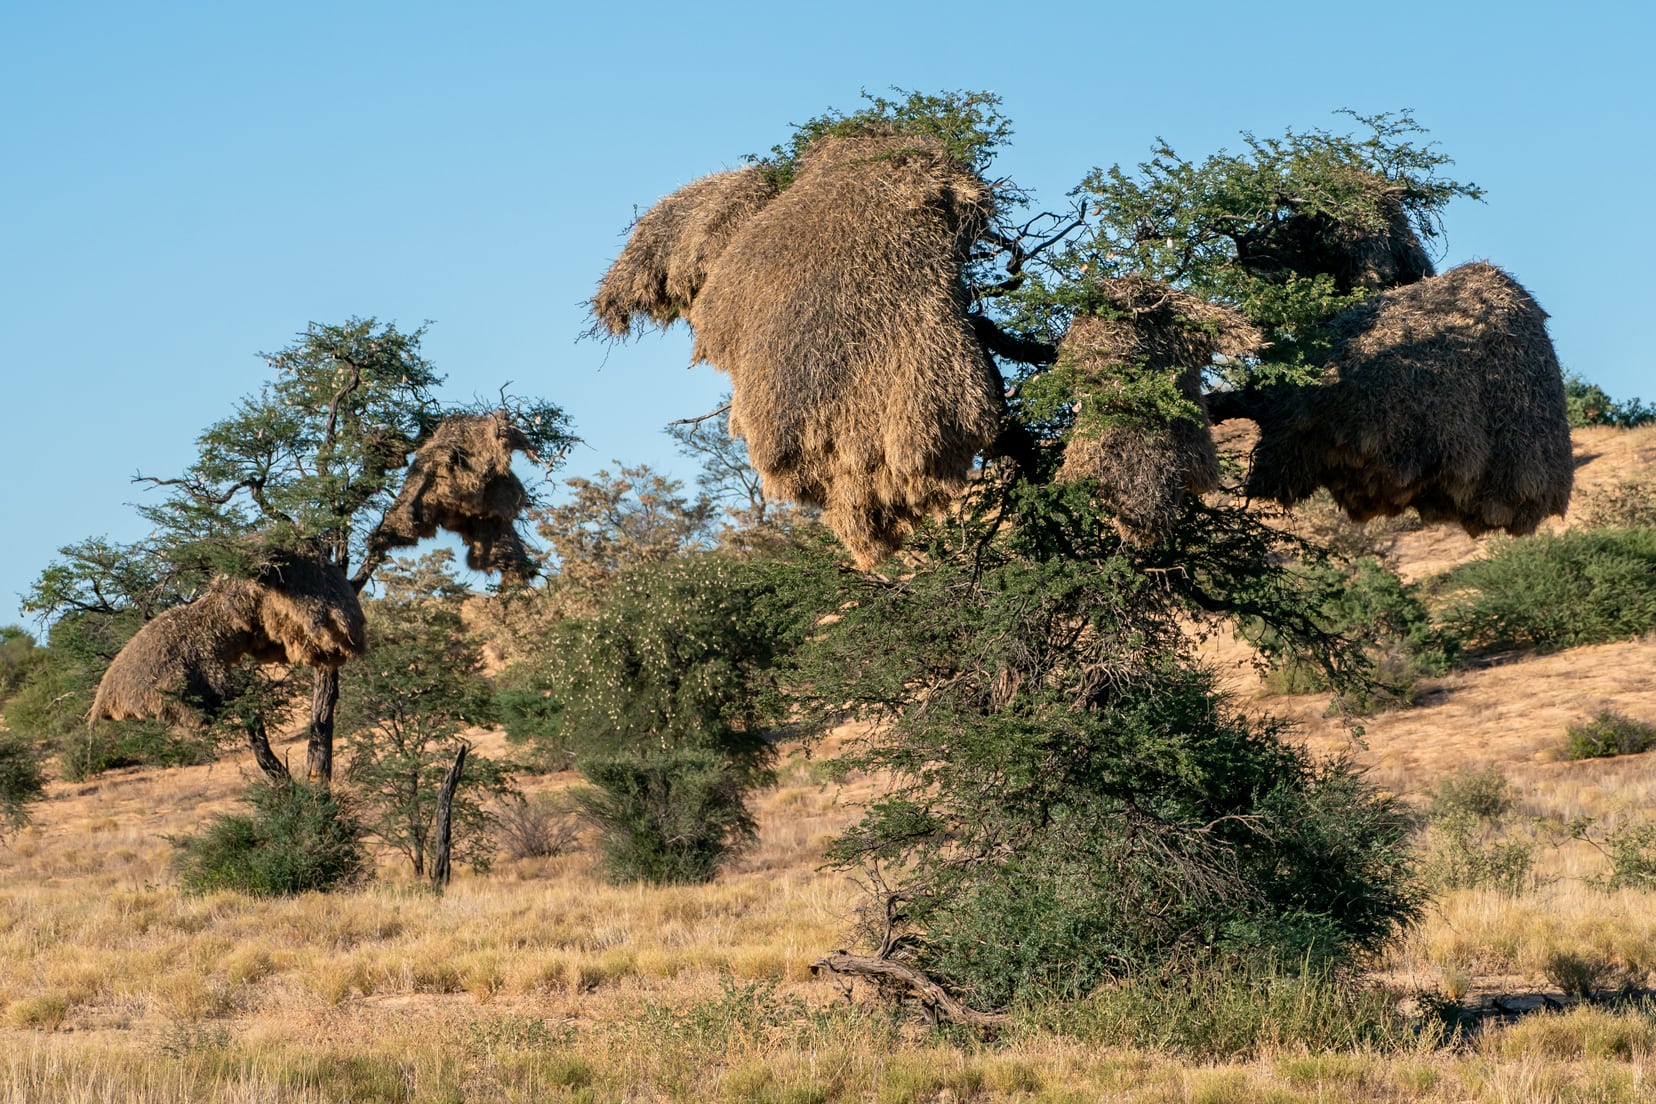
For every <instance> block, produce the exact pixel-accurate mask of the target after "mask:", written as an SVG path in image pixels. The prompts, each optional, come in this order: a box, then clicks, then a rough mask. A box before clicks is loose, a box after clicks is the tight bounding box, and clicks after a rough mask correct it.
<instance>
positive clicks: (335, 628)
mask: <svg viewBox="0 0 1656 1104" xmlns="http://www.w3.org/2000/svg"><path fill="white" fill-rule="evenodd" d="M366 639H367V632H366V628H365V625H364V620H363V615H362V605H361V603H360V602H359V601H358V600H357V593H356V590H355V589H354V588H353V587H352V586H351V584H350V581H349V580H347V579H346V578H345V576H344V574H343V573H342V572H341V571H340V570H339V569H338V568H337V567H335V566H334V565H333V564H331V563H328V562H326V561H324V560H322V559H320V558H318V557H315V556H312V555H308V554H301V553H293V554H285V555H279V556H276V557H274V558H273V559H272V561H271V562H270V563H268V564H266V566H265V567H264V568H263V569H261V570H260V572H259V573H258V574H257V575H256V576H254V577H253V578H251V579H234V578H219V579H215V580H214V581H213V582H212V583H211V584H210V585H209V586H208V587H207V589H206V590H205V592H203V594H202V595H201V597H199V598H197V599H196V600H195V601H193V602H190V603H188V604H187V605H182V606H175V607H173V608H172V609H169V610H166V611H165V612H163V613H161V614H160V615H159V616H157V617H156V618H155V619H154V620H152V621H150V622H149V623H148V624H147V625H145V626H144V627H143V628H142V629H139V630H138V633H137V634H136V635H135V636H133V638H132V639H131V640H130V641H128V642H127V645H126V647H124V648H122V649H121V651H120V653H119V654H118V655H116V657H115V659H114V662H112V663H111V664H110V665H109V669H108V670H107V671H105V672H104V677H103V680H102V681H101V682H100V683H99V684H98V692H97V695H96V697H95V698H94V699H93V702H92V712H91V715H90V720H92V721H99V720H117V721H118V720H127V719H131V718H138V717H150V718H155V719H157V720H160V721H162V722H163V723H166V724H169V725H194V724H199V723H201V721H202V720H204V719H205V718H207V717H211V716H212V715H213V713H214V712H215V711H216V710H217V709H218V708H219V707H220V706H221V705H223V704H224V702H225V701H226V700H227V699H228V698H229V697H230V696H231V694H232V693H233V689H234V679H233V671H234V670H235V666H236V664H237V662H238V661H240V660H241V659H242V658H243V657H244V656H253V657H254V658H255V659H258V660H259V661H261V662H267V663H294V664H305V665H308V666H311V667H337V666H339V665H340V664H342V663H344V662H345V661H346V660H347V659H349V658H351V657H353V656H359V655H361V654H362V652H363V648H364V645H365V643H366Z"/></svg>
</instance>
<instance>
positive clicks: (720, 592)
mask: <svg viewBox="0 0 1656 1104" xmlns="http://www.w3.org/2000/svg"><path fill="white" fill-rule="evenodd" d="M790 618H791V613H790V610H789V608H788V606H787V603H786V602H785V601H784V600H783V599H782V597H781V595H780V592H779V588H778V586H777V585H776V584H775V582H774V581H773V580H772V578H771V576H770V574H769V571H768V570H767V568H766V566H765V565H764V564H763V563H761V562H757V561H752V560H746V559H741V558H738V557H735V556H731V555H726V554H722V553H694V554H690V555H687V556H683V557H680V558H679V559H676V560H668V561H662V562H657V563H643V564H640V565H638V566H636V567H633V568H630V569H628V570H625V571H622V572H621V573H620V574H618V575H617V576H616V577H615V578H614V580H613V581H612V582H611V583H610V585H609V586H608V588H607V589H606V590H605V591H604V592H603V594H602V596H601V598H600V599H599V602H598V604H597V607H596V609H595V611H594V612H593V614H592V615H591V616H589V617H583V618H569V619H566V620H563V621H561V622H559V623H557V624H556V625H555V626H554V631H553V633H552V635H551V637H550V638H549V640H548V642H547V648H546V651H545V652H544V654H543V655H542V657H540V662H539V664H538V665H537V667H536V672H537V675H536V681H535V682H532V683H530V684H529V685H530V686H534V685H539V686H540V687H542V688H543V689H544V691H545V692H546V693H547V695H548V697H546V698H544V699H542V700H541V703H540V704H538V705H536V704H535V700H534V699H533V698H532V697H527V696H526V695H527V692H528V691H527V688H525V687H523V686H520V687H519V694H520V697H519V698H518V699H517V700H519V701H526V702H528V703H530V704H531V705H533V706H534V708H535V709H536V712H537V718H536V719H537V720H539V721H541V723H543V724H544V726H545V727H544V728H543V729H541V734H542V735H541V738H542V739H543V740H545V741H546V743H547V744H549V745H552V746H553V747H555V748H556V749H560V750H568V751H571V752H575V753H578V755H579V760H578V765H579V767H580V769H581V770H582V771H583V772H584V773H585V774H586V776H587V778H588V780H589V781H591V782H592V783H593V785H594V787H596V790H595V791H594V793H593V794H591V795H589V798H588V801H587V808H588V811H589V813H590V815H591V816H592V817H593V818H594V819H595V820H596V821H597V823H598V824H599V825H600V826H601V827H602V828H603V829H604V833H605V837H606V843H605V848H606V855H607V856H608V858H609V862H610V870H611V874H612V875H613V876H615V877H617V878H622V879H626V878H635V877H644V878H651V879H657V878H659V879H665V880H670V881H685V880H698V879H705V878H708V877H711V876H712V874H713V872H714V870H715V869H716V867H717V863H718V861H719V860H720V858H721V856H722V855H723V854H724V853H725V852H726V851H727V850H728V849H731V848H734V847H737V846H739V845H740V844H741V843H742V842H743V841H744V840H745V839H747V838H748V837H750V836H751V833H752V820H751V817H750V815H749V813H748V811H747V807H746V794H747V792H748V791H749V790H750V789H751V788H752V787H754V786H756V785H760V784H762V783H764V782H765V781H766V780H767V778H768V770H767V768H768V767H769V764H770V761H771V758H772V751H771V747H770V744H769V743H768V742H767V741H766V739H765V737H764V727H765V725H766V724H767V723H769V722H770V721H772V720H774V719H776V718H777V717H778V716H779V712H778V710H779V709H780V708H781V706H780V704H779V702H778V701H777V698H776V695H775V687H774V679H773V676H772V673H771V672H772V668H773V666H774V664H775V662H776V660H777V658H778V656H779V655H780V654H782V653H783V652H784V651H785V650H786V648H787V647H788V643H789V640H790V634H791V633H794V632H796V630H795V628H794V625H793V622H792V621H791V620H790ZM520 716H521V714H520ZM698 825H699V827H698Z"/></svg>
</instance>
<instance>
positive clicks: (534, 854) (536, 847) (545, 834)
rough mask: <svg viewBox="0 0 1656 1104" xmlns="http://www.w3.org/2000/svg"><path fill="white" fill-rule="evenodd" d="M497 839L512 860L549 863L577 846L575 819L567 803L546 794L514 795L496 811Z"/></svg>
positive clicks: (505, 800) (504, 801) (502, 802)
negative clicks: (544, 861)
mask: <svg viewBox="0 0 1656 1104" xmlns="http://www.w3.org/2000/svg"><path fill="white" fill-rule="evenodd" d="M494 816H495V835H496V837H497V838H498V839H499V840H500V849H501V850H502V851H504V852H505V853H506V857H507V858H508V859H549V858H552V857H553V856H555V855H561V854H563V853H564V852H565V851H567V850H569V849H570V847H572V846H573V845H574V843H575V834H576V825H575V819H574V817H573V815H572V814H571V810H570V808H569V805H568V803H567V802H564V801H559V800H556V799H554V798H552V797H550V796H548V795H546V794H541V795H539V796H537V797H525V796H524V795H523V794H512V795H510V796H509V797H507V798H506V799H504V800H503V801H501V803H500V805H499V807H498V808H497V809H496V810H495V814H494Z"/></svg>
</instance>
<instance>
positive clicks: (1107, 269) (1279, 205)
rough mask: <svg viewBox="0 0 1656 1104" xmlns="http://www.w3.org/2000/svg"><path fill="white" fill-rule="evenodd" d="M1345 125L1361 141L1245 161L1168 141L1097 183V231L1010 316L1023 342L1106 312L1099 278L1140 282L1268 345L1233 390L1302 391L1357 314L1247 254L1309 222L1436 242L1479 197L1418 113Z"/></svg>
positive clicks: (1327, 291) (1092, 183)
mask: <svg viewBox="0 0 1656 1104" xmlns="http://www.w3.org/2000/svg"><path fill="white" fill-rule="evenodd" d="M1345 114H1347V115H1349V116H1350V117H1351V120H1352V122H1353V123H1354V124H1356V130H1357V133H1347V134H1341V133H1334V132H1331V131H1327V130H1321V129H1315V130H1309V131H1294V130H1290V131H1288V132H1286V133H1285V134H1284V135H1283V136H1282V137H1280V138H1258V137H1256V136H1254V135H1252V134H1244V135H1243V143H1244V149H1243V150H1242V151H1240V152H1237V153H1232V152H1228V151H1220V152H1218V153H1215V154H1213V155H1211V156H1209V157H1207V158H1206V159H1204V160H1202V161H1200V162H1198V161H1192V160H1190V159H1188V158H1185V157H1182V156H1180V155H1179V154H1178V153H1176V152H1175V151H1174V150H1173V148H1172V147H1171V146H1170V145H1168V144H1167V143H1166V142H1161V141H1158V142H1157V143H1156V145H1155V146H1154V147H1153V148H1152V150H1151V154H1150V157H1149V159H1148V160H1146V161H1143V162H1141V163H1140V164H1139V165H1138V166H1137V167H1136V168H1135V169H1132V170H1129V169H1125V168H1123V167H1122V166H1120V165H1115V166H1112V167H1110V168H1108V169H1095V170H1094V171H1093V172H1092V173H1091V174H1090V175H1089V176H1088V177H1087V178H1086V179H1085V180H1084V181H1082V183H1081V184H1080V186H1079V187H1078V188H1077V189H1076V192H1075V194H1076V195H1077V196H1078V197H1079V199H1080V201H1081V202H1082V203H1083V204H1085V208H1086V210H1087V211H1088V213H1089V215H1090V218H1089V220H1088V224H1087V227H1086V229H1085V230H1084V231H1083V232H1081V233H1079V234H1076V235H1072V236H1069V237H1067V238H1066V239H1065V241H1064V242H1063V243H1062V244H1061V245H1060V246H1058V247H1056V248H1053V249H1051V250H1050V251H1048V252H1047V253H1046V254H1045V255H1044V256H1043V258H1042V261H1041V264H1040V266H1039V271H1038V272H1035V273H1033V274H1032V276H1031V278H1030V279H1028V280H1027V281H1024V282H1022V283H1021V284H1020V286H1019V287H1018V288H1017V289H1016V294H1015V295H1014V296H1013V298H1012V300H1011V301H1010V302H1009V304H1008V309H1009V312H1010V316H1011V321H1012V324H1013V328H1014V329H1016V330H1018V331H1019V332H1023V333H1033V334H1040V335H1042V336H1043V337H1045V339H1046V340H1049V341H1050V340H1055V339H1056V338H1057V336H1058V334H1059V333H1061V331H1062V327H1063V325H1064V324H1065V323H1066V322H1067V320H1068V318H1069V316H1070V315H1071V314H1073V313H1078V312H1087V313H1090V312H1094V311H1096V310H1098V309H1099V308H1100V306H1102V301H1101V300H1100V298H1099V289H1098V287H1097V285H1096V283H1095V282H1094V281H1093V280H1092V279H1090V277H1092V276H1094V275H1098V274H1102V275H1106V276H1120V275H1125V274H1128V273H1138V274H1142V275H1146V276H1150V277H1152V278H1155V279H1159V280H1163V281H1166V282H1168V283H1171V284H1173V285H1174V286H1176V287H1180V288H1183V289H1185V290H1188V291H1191V292H1193V293H1195V294H1197V295H1201V296H1203V297H1205V298H1208V299H1212V300H1217V301H1221V302H1225V303H1229V304H1231V305H1233V306H1235V307H1237V308H1238V309H1239V310H1240V311H1241V312H1242V313H1243V315H1245V316H1246V317H1247V318H1248V319H1249V320H1250V321H1252V322H1254V323H1255V324H1256V325H1258V326H1260V327H1261V328H1262V329H1263V330H1265V331H1266V336H1267V337H1268V338H1269V339H1270V341H1271V345H1270V348H1269V350H1268V351H1267V353H1266V354H1265V356H1264V359H1263V360H1262V361H1261V362H1260V363H1258V364H1249V365H1232V366H1231V368H1232V370H1233V371H1234V372H1236V373H1239V374H1238V375H1236V377H1235V378H1234V379H1233V380H1232V382H1233V383H1237V384H1239V385H1240V384H1244V383H1254V384H1265V383H1270V382H1274V381H1277V380H1288V381H1291V382H1303V381H1306V380H1308V379H1309V378H1310V377H1311V369H1310V367H1309V366H1310V365H1311V364H1313V363H1314V362H1315V361H1316V360H1317V359H1318V358H1319V357H1320V356H1321V355H1322V353H1323V352H1325V351H1326V346H1327V340H1326V337H1325V336H1324V335H1323V334H1322V332H1321V327H1322V324H1323V323H1324V322H1325V321H1327V320H1328V319H1329V318H1331V317H1332V316H1333V315H1334V314H1336V313H1338V312H1339V311H1340V310H1342V309H1344V308H1345V307H1348V306H1350V305H1352V304H1353V303H1356V302H1357V301H1359V300H1360V299H1361V298H1362V296H1363V292H1362V290H1361V289H1350V290H1343V289H1341V288H1340V287H1338V286H1337V285H1336V282H1335V279H1334V278H1333V277H1332V276H1330V275H1327V274H1319V275H1315V276H1307V275H1304V274H1299V273H1294V272H1292V271H1282V272H1260V271H1256V270H1250V268H1249V267H1248V266H1246V265H1244V264H1242V263H1241V260H1240V257H1241V252H1242V250H1243V249H1245V248H1246V247H1247V246H1248V245H1249V243H1250V242H1258V241H1260V240H1262V239H1263V238H1264V237H1265V236H1267V235H1269V234H1271V233H1272V232H1274V231H1275V230H1276V228H1277V227H1279V226H1280V224H1282V223H1283V221H1284V220H1286V219H1289V218H1292V217H1295V216H1305V217H1309V218H1315V219H1320V220H1326V221H1327V222H1330V223H1334V224H1337V225H1341V226H1346V227H1350V228H1352V229H1355V230H1362V231H1380V230H1383V229H1384V228H1385V227H1386V225H1387V220H1388V217H1389V215H1388V207H1389V205H1391V204H1393V203H1396V204H1399V205H1400V206H1401V208H1402V211H1403V213H1404V215H1405V216H1406V217H1407V218H1408V219H1409V221H1410V222H1411V223H1412V224H1413V226H1414V228H1415V230H1416V231H1417V232H1418V233H1419V234H1420V235H1421V237H1422V239H1423V240H1424V241H1427V242H1430V241H1432V240H1434V239H1435V238H1436V237H1437V236H1438V234H1439V219H1440V216H1441V213H1442V211H1443V209H1444V207H1445V206H1447V204H1448V203H1449V202H1450V200H1452V199H1454V198H1455V197H1457V196H1467V197H1471V198H1477V197H1479V196H1481V195H1482V192H1481V190H1480V189H1479V188H1478V187H1477V186H1476V185H1472V184H1461V183H1458V182H1456V181H1453V180H1450V179H1447V178H1445V177H1443V176H1441V175H1440V170H1441V169H1443V168H1444V167H1445V166H1447V165H1449V164H1450V163H1451V162H1450V159H1449V158H1448V157H1447V156H1445V155H1444V154H1443V153H1441V152H1440V151H1439V150H1437V149H1436V148H1435V146H1434V145H1433V144H1431V143H1422V142H1421V140H1420V139H1421V138H1422V136H1423V135H1424V130H1423V128H1421V127H1420V126H1419V124H1418V123H1416V121H1415V120H1414V118H1413V117H1412V116H1411V115H1409V114H1408V113H1407V112H1403V113H1400V114H1380V115H1372V116H1365V115H1358V114H1355V113H1352V112H1346V113H1345Z"/></svg>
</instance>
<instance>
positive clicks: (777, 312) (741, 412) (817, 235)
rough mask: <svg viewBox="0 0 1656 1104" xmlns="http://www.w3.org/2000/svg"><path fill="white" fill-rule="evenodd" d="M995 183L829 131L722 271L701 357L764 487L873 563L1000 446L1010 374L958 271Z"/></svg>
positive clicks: (875, 141) (944, 161)
mask: <svg viewBox="0 0 1656 1104" xmlns="http://www.w3.org/2000/svg"><path fill="white" fill-rule="evenodd" d="M992 210H993V199H992V196H991V193H990V190H989V188H988V186H987V185H985V184H984V182H983V181H982V180H981V179H979V178H978V176H977V175H976V174H975V173H974V172H972V171H971V169H970V168H968V167H967V166H965V165H963V164H961V163H960V162H959V161H958V160H956V159H954V158H952V157H951V156H949V155H948V153H947V152H946V151H945V150H944V148H943V146H942V144H941V143H939V142H936V141H935V140H932V139H928V138H918V137H912V136H910V137H904V136H893V135H883V136H868V137H826V138H822V139H820V140H818V141H817V142H816V143H815V144H813V145H812V147H811V148H810V149H809V150H808V151H807V152H806V154H805V156H804V157H802V158H801V160H800V163H799V171H798V175H797V177H796V178H795V180H794V182H793V184H792V185H791V186H790V187H789V188H788V189H787V190H786V191H784V192H783V193H782V194H781V195H779V196H778V197H777V198H776V199H774V200H772V201H771V202H770V203H769V204H768V205H767V206H765V207H764V208H763V209H762V210H760V211H759V212H758V213H757V214H755V215H754V216H753V217H752V219H751V220H750V221H749V222H748V223H747V224H746V226H744V227H743V228H742V231H741V233H740V234H738V235H737V236H736V238H735V239H734V240H733V241H732V242H731V243H730V245H729V247H728V248H727V249H726V250H725V252H724V253H723V254H722V255H721V256H720V257H719V258H718V260H717V261H716V262H715V263H714V265H713V267H712V269H711V270H710V271H709V272H708V274H707V281H706V283H705V285H704V286H703V287H702V289H701V294H700V296H699V297H698V298H697V300H696V304H695V317H694V319H693V323H694V326H695V330H696V352H695V355H696V357H697V359H699V360H706V361H708V362H710V363H711V364H713V365H714V366H716V367H718V368H720V369H722V370H724V371H725V372H728V373H729V374H730V377H731V391H732V399H731V410H730V430H731V433H732V434H735V435H737V436H740V437H743V438H745V439H746V441H747V448H748V457H749V459H750V461H751V462H752V464H753V466H754V467H755V468H756V469H757V470H758V471H759V472H760V474H761V475H762V476H763V477H764V483H765V489H766V492H767V493H769V494H771V495H774V496H778V497H784V498H790V499H793V500H795V501H798V502H802V503H806V504H808V505H814V506H820V507H821V508H822V510H823V520H824V521H825V522H826V523H827V524H828V525H829V526H830V527H831V528H832V529H833V530H834V532H835V533H836V534H837V535H838V536H839V538H840V541H841V542H842V543H843V544H844V545H845V546H846V548H847V549H849V550H850V552H851V554H852V556H853V557H854V558H855V559H856V561H857V562H858V563H859V564H860V565H862V566H864V567H868V566H872V565H873V564H875V563H877V562H878V561H879V560H881V559H883V558H884V557H885V556H887V555H889V554H890V553H891V552H893V551H895V550H896V549H897V548H898V547H899V546H900V545H901V543H902V540H903V538H904V537H905V536H906V535H907V534H908V533H909V532H910V531H911V530H912V529H913V528H914V526H915V524H916V523H917V522H918V521H919V520H920V519H922V518H924V517H925V516H927V515H928V514H931V513H934V512H937V511H939V510H941V509H943V508H945V507H946V506H947V505H949V504H950V503H951V502H952V501H953V500H954V498H955V497H956V496H957V495H958V494H959V492H960V491H961V489H962V488H963V487H964V486H965V483H966V479H967V476H968V475H969V473H970V472H971V469H972V462H973V458H974V457H975V456H976V455H977V454H978V453H979V452H980V451H982V450H983V449H984V448H985V447H987V446H988V445H989V444H990V443H991V442H992V441H993V440H994V439H995V436H996V432H997V428H998V421H999V411H1000V405H1001V400H1000V390H1001V387H1002V384H1001V380H1000V376H999V374H998V373H997V371H996V370H995V368H994V366H993V365H992V363H991V362H990V361H989V358H988V355H987V354H986V353H985V352H984V350H983V347H982V345H981V344H980V343H979V341H978V338H977V336H976V335H975V333H974V332H973V329H972V326H971V324H970V323H969V322H968V320H967V317H966V305H967V294H966V290H965V287H964V284H963V282H962V269H963V267H964V264H965V260H966V256H967V253H968V250H969V249H970V248H971V245H972V243H973V242H974V241H975V240H976V239H977V237H978V236H979V235H980V234H981V233H982V232H983V230H984V227H985V226H986V224H987V220H988V218H989V216H990V214H991V213H992Z"/></svg>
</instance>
